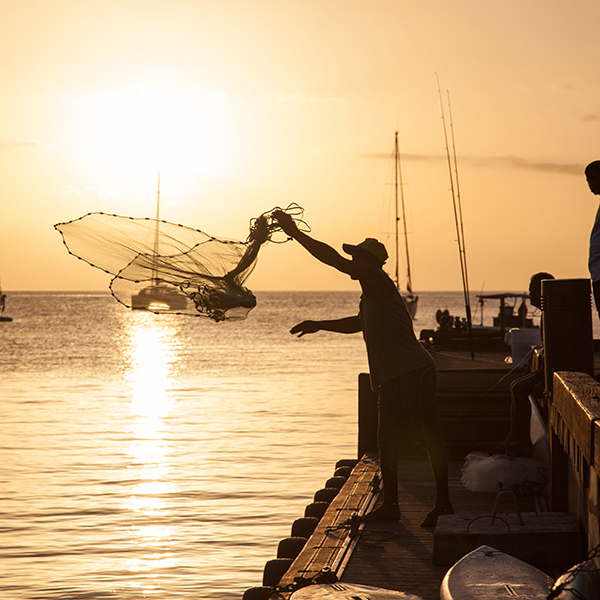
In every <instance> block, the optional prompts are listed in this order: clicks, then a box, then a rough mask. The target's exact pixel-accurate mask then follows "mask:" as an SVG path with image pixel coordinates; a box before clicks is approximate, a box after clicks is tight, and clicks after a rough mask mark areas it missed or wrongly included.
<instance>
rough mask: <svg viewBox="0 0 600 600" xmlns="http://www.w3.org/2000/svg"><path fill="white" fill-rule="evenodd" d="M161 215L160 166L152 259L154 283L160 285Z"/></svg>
mask: <svg viewBox="0 0 600 600" xmlns="http://www.w3.org/2000/svg"><path fill="white" fill-rule="evenodd" d="M159 216H160V168H159V169H158V189H157V192H156V227H155V229H154V257H153V260H152V284H153V285H158V236H159V231H158V228H159Z"/></svg>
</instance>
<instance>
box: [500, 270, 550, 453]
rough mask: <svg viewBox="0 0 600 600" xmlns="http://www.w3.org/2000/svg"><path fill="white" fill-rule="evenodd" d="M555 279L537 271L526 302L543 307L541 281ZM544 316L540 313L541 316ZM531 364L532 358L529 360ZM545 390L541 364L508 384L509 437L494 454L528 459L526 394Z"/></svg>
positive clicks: (541, 328)
mask: <svg viewBox="0 0 600 600" xmlns="http://www.w3.org/2000/svg"><path fill="white" fill-rule="evenodd" d="M544 279H554V276H553V275H550V273H544V272H542V273H536V274H535V275H532V276H531V280H530V281H529V303H530V304H531V305H532V306H535V307H536V308H540V309H541V307H542V281H543V280H544ZM543 317H544V315H543V314H542V319H543ZM540 333H541V334H542V336H543V335H544V332H543V321H542V322H541V323H540ZM530 365H531V361H530ZM543 391H544V365H543V363H542V364H541V366H540V367H539V368H537V369H536V370H533V369H531V366H530V371H529V372H528V373H526V374H525V375H523V376H522V377H519V378H518V379H515V380H514V381H513V382H512V383H511V384H510V400H511V401H510V430H509V432H508V436H507V437H506V439H505V440H504V442H503V443H502V444H500V446H497V447H496V448H495V449H494V450H493V451H492V453H493V454H500V453H506V454H512V455H513V456H516V457H522V458H531V457H532V456H533V444H532V443H531V433H530V428H531V404H530V402H529V396H531V395H534V396H536V397H540V396H541V393H542V392H543Z"/></svg>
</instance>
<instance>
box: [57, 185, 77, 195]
mask: <svg viewBox="0 0 600 600" xmlns="http://www.w3.org/2000/svg"><path fill="white" fill-rule="evenodd" d="M60 195H61V196H63V197H64V198H79V196H81V194H80V193H79V190H78V189H77V188H76V187H75V186H74V185H66V186H65V187H64V188H63V189H62V190H61V191H60Z"/></svg>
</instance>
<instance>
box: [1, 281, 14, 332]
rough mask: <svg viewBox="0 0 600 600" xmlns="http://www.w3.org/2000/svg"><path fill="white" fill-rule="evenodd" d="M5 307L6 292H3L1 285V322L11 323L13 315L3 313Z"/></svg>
mask: <svg viewBox="0 0 600 600" xmlns="http://www.w3.org/2000/svg"><path fill="white" fill-rule="evenodd" d="M5 307H6V294H5V293H3V292H2V286H1V285H0V323H10V322H11V321H12V317H7V316H6V315H4V314H2V313H3V312H4V308H5Z"/></svg>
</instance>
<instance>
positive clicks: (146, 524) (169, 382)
mask: <svg viewBox="0 0 600 600" xmlns="http://www.w3.org/2000/svg"><path fill="white" fill-rule="evenodd" d="M177 334H178V332H177V327H176V326H175V325H174V323H173V321H172V320H171V319H169V318H157V317H156V316H155V315H152V314H149V313H142V312H140V313H128V314H127V319H126V325H125V353H126V357H125V358H126V361H127V363H128V365H129V369H128V373H127V382H128V384H129V386H130V388H131V406H130V408H131V416H132V419H131V421H130V422H129V423H128V429H129V432H130V436H131V442H130V447H129V452H130V454H131V466H132V469H135V471H136V478H137V484H136V485H135V487H134V489H133V491H132V494H131V496H130V497H129V499H128V502H127V504H126V506H127V508H128V509H129V510H131V511H132V513H133V514H132V526H131V528H130V529H129V538H130V543H131V544H133V545H135V546H136V547H137V548H138V549H139V551H140V554H139V556H140V558H135V559H132V560H130V561H129V562H128V569H129V571H130V572H132V573H138V574H141V573H143V574H144V579H143V580H139V579H137V578H136V579H135V580H132V581H131V582H130V585H131V586H132V587H136V588H140V587H141V588H143V589H145V590H147V591H150V590H153V589H156V584H157V580H158V578H159V571H160V572H162V573H164V569H166V568H171V567H175V566H176V565H177V558H176V556H175V555H174V553H173V552H172V551H173V547H174V545H175V544H176V541H175V540H176V536H175V535H174V533H175V527H174V526H172V525H171V524H169V525H165V524H163V523H161V521H162V520H163V519H165V518H168V516H169V515H168V508H169V506H168V495H169V494H173V493H174V492H177V491H178V490H177V488H176V487H175V486H174V485H173V484H172V483H171V482H170V480H169V474H170V472H171V471H172V469H173V464H172V452H173V449H172V448H171V445H170V435H169V429H170V423H169V416H170V414H171V413H172V411H173V410H174V408H175V406H176V399H175V398H174V387H175V380H174V375H175V373H176V370H177V366H178V361H179V360H180V352H179V349H180V343H179V339H178V335H177ZM139 522H142V523H143V524H141V525H139V524H138V523H139ZM153 573H155V575H156V577H153V575H152V574H153Z"/></svg>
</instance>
